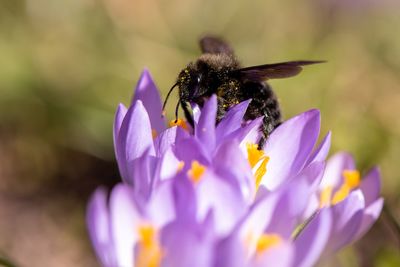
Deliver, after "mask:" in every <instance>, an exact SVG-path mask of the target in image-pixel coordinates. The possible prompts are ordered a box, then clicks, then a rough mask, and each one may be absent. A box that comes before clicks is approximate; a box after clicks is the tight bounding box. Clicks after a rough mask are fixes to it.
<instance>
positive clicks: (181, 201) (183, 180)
mask: <svg viewBox="0 0 400 267" xmlns="http://www.w3.org/2000/svg"><path fill="white" fill-rule="evenodd" d="M173 181H174V184H173V194H174V203H175V214H177V217H178V218H179V219H180V220H181V221H185V222H193V223H194V222H198V221H201V220H197V211H198V209H197V198H196V193H195V189H194V188H193V184H192V182H191V181H189V179H188V178H187V176H186V175H185V174H184V173H183V172H180V173H179V174H178V175H177V176H176V177H175V179H173ZM208 216H209V214H206V216H205V217H204V218H201V219H207V217H208Z"/></svg>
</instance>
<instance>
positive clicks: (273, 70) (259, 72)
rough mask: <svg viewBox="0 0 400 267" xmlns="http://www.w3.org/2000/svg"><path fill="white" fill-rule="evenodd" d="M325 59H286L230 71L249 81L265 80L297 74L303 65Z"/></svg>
mask: <svg viewBox="0 0 400 267" xmlns="http://www.w3.org/2000/svg"><path fill="white" fill-rule="evenodd" d="M323 62H325V61H311V60H301V61H288V62H281V63H275V64H265V65H259V66H253V67H247V68H242V69H237V70H234V71H232V73H231V74H232V75H233V76H236V77H240V78H241V79H245V80H250V81H265V80H268V79H279V78H288V77H292V76H295V75H297V74H299V73H300V72H301V71H302V70H303V68H302V67H303V66H306V65H311V64H317V63H323Z"/></svg>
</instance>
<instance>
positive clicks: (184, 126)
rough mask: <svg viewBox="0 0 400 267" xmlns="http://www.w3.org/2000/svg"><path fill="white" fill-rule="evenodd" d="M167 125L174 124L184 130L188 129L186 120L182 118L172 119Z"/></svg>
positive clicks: (172, 125) (171, 125)
mask: <svg viewBox="0 0 400 267" xmlns="http://www.w3.org/2000/svg"><path fill="white" fill-rule="evenodd" d="M169 126H170V127H174V126H179V127H181V128H182V129H184V130H188V126H187V124H186V121H184V120H182V119H177V120H172V121H170V122H169Z"/></svg>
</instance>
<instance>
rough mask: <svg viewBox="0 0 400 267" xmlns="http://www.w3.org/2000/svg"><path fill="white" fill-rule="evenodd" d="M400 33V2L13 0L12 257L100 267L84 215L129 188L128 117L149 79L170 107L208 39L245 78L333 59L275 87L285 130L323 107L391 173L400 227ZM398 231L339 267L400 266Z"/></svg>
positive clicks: (6, 6)
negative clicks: (184, 72) (215, 38)
mask: <svg viewBox="0 0 400 267" xmlns="http://www.w3.org/2000/svg"><path fill="white" fill-rule="evenodd" d="M399 28H400V2H399V1H398V0H392V1H391V0H380V1H374V0H365V1H363V0H353V1H350V0H348V1H346V0H309V1H304V0H303V1H299V0H291V1H281V0H270V1H265V0H258V1H238V0H225V1H213V0H190V1H176V0H140V1H137V0H132V1H129V0H64V1H54V0H3V1H0V62H1V63H0V256H2V257H5V258H7V259H10V260H11V261H12V262H14V263H15V264H16V265H17V266H97V262H96V259H95V258H94V254H93V252H92V250H91V247H90V244H89V241H88V238H87V233H86V229H85V225H84V216H85V215H84V212H85V205H86V201H87V199H88V197H89V195H90V193H91V192H92V191H93V190H94V188H96V187H97V186H98V185H106V186H112V185H113V184H114V183H116V182H118V181H119V175H118V172H117V169H116V164H115V159H114V154H113V153H114V152H113V145H112V132H111V131H112V121H113V116H114V111H115V109H116V106H117V104H118V103H119V102H122V103H124V104H129V102H130V99H131V94H132V91H133V88H134V85H135V83H136V81H137V79H138V77H139V75H140V73H141V70H142V69H143V68H144V67H147V68H149V69H150V71H151V73H152V75H153V77H154V79H155V80H156V83H157V85H158V86H159V88H160V90H162V95H163V97H165V94H166V91H167V90H168V89H169V88H170V87H171V85H172V84H173V83H174V80H175V78H176V76H177V73H178V72H179V71H180V70H181V69H182V68H183V67H184V66H185V64H187V63H188V62H189V61H191V60H194V59H195V58H196V57H197V56H198V55H199V48H198V44H197V40H198V38H199V36H201V35H202V34H204V33H215V34H218V35H221V36H223V37H224V38H225V39H227V40H229V41H230V42H231V44H232V45H233V47H234V48H235V50H236V54H237V55H238V57H239V58H240V59H241V62H242V63H243V65H245V66H249V65H257V64H263V63H273V62H279V61H286V60H295V59H326V60H328V63H326V64H322V65H315V66H310V67H307V69H306V70H305V71H304V72H302V74H301V75H299V76H297V77H295V78H291V79H285V80H276V81H271V84H272V86H273V87H274V88H275V91H276V93H277V95H278V96H279V99H280V102H281V105H282V107H283V111H284V115H285V118H288V117H291V116H292V115H295V114H298V113H300V112H302V111H305V110H307V109H310V108H319V109H320V110H321V112H322V133H323V134H325V133H326V132H327V131H328V130H332V132H333V145H332V149H331V153H333V152H336V151H339V150H347V151H349V152H351V153H352V154H353V155H354V156H355V158H356V160H357V163H358V166H359V167H360V169H361V171H362V172H364V173H365V172H366V171H367V170H368V169H369V168H370V167H372V166H373V165H375V164H378V165H379V166H380V167H381V170H382V173H383V194H384V196H385V201H386V204H387V206H388V207H389V209H390V210H391V213H392V214H393V215H394V216H395V217H397V220H399V219H400V208H399V206H400V199H399V198H400V194H399V192H400V164H399V160H400V118H399V116H400V35H399V34H398V33H399ZM174 97H175V95H174ZM175 99H176V98H175ZM174 102H175V101H174V100H172V101H171V103H170V105H169V107H168V111H169V112H168V115H169V116H170V117H172V116H173V115H172V113H173V112H172V109H173V107H174ZM397 233H398V232H396V231H395V228H394V225H393V224H392V223H391V221H390V219H389V218H388V216H385V215H383V216H381V219H380V220H379V221H378V222H377V223H376V224H375V226H374V228H373V229H372V231H370V232H369V234H368V235H366V236H365V237H364V238H363V239H362V240H360V241H359V242H357V243H356V244H354V245H353V246H352V247H350V248H348V249H345V250H344V251H342V252H341V253H340V254H339V257H338V258H337V259H335V260H334V261H331V263H330V266H385V267H386V266H400V254H399V245H400V244H399V242H400V240H399V239H400V237H399V236H397ZM0 265H1V264H0Z"/></svg>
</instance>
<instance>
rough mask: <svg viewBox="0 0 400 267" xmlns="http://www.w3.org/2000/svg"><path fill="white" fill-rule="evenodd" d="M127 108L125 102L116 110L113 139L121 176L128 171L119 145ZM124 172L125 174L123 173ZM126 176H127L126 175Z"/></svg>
mask: <svg viewBox="0 0 400 267" xmlns="http://www.w3.org/2000/svg"><path fill="white" fill-rule="evenodd" d="M126 112H127V109H126V107H125V106H124V105H123V104H119V105H118V108H117V111H116V112H115V118H114V129H113V130H114V131H113V139H114V151H115V158H116V159H117V162H118V168H119V172H120V174H121V176H123V177H124V176H125V173H126V164H123V162H124V161H125V157H122V158H121V155H122V154H121V151H119V146H118V135H119V131H120V129H121V125H122V122H123V120H124V118H125V115H126ZM123 173H124V175H122V174H123ZM125 177H126V176H125Z"/></svg>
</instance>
